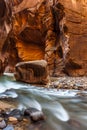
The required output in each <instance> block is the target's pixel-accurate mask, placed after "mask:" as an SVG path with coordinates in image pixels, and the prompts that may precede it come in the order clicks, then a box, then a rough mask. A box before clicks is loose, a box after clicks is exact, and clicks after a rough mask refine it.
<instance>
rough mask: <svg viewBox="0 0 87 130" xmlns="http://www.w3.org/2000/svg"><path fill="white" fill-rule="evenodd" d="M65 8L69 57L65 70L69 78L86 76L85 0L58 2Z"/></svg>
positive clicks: (86, 29)
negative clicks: (68, 37)
mask: <svg viewBox="0 0 87 130" xmlns="http://www.w3.org/2000/svg"><path fill="white" fill-rule="evenodd" d="M59 1H60V2H61V3H62V4H63V5H64V7H65V13H66V24H67V26H68V32H69V36H70V39H69V45H70V56H69V63H68V64H67V66H66V67H68V68H66V69H67V70H66V71H67V73H68V74H69V75H71V76H81V75H87V0H59Z"/></svg>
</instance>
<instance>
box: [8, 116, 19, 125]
mask: <svg viewBox="0 0 87 130" xmlns="http://www.w3.org/2000/svg"><path fill="white" fill-rule="evenodd" d="M8 121H9V122H12V123H13V124H16V123H17V122H18V120H17V118H15V117H9V118H8Z"/></svg>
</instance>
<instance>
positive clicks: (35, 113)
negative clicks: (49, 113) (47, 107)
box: [24, 108, 45, 122]
mask: <svg viewBox="0 0 87 130" xmlns="http://www.w3.org/2000/svg"><path fill="white" fill-rule="evenodd" d="M24 115H25V116H29V117H30V118H31V120H32V121H33V122H37V121H40V120H45V116H44V114H43V112H42V111H39V110H37V109H36V108H28V109H26V110H25V111H24Z"/></svg>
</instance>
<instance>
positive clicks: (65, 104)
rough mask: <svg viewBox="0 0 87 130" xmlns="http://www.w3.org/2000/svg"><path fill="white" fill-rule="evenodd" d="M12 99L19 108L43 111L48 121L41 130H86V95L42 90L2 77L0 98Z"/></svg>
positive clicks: (72, 91)
mask: <svg viewBox="0 0 87 130" xmlns="http://www.w3.org/2000/svg"><path fill="white" fill-rule="evenodd" d="M9 97H10V98H14V102H15V103H17V106H16V107H17V108H19V109H24V108H29V107H34V108H37V109H38V110H42V111H43V113H44V115H45V116H46V121H45V123H44V126H43V125H42V127H41V128H40V130H87V92H84V91H82V92H81V91H77V90H57V89H50V88H43V87H39V86H38V85H37V86H34V85H29V84H26V83H20V82H16V81H15V79H14V77H13V75H4V76H2V77H0V98H9ZM29 130H34V129H33V128H31V129H29Z"/></svg>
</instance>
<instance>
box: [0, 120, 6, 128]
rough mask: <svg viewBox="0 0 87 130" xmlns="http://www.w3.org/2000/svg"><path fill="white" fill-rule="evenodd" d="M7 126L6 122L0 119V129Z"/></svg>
mask: <svg viewBox="0 0 87 130" xmlns="http://www.w3.org/2000/svg"><path fill="white" fill-rule="evenodd" d="M6 126H7V124H6V122H5V121H4V120H2V121H0V129H3V128H5V127H6Z"/></svg>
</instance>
